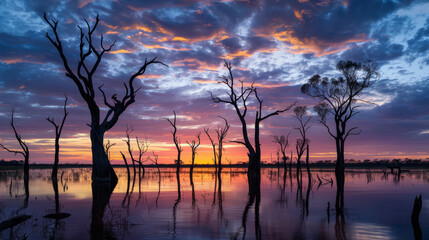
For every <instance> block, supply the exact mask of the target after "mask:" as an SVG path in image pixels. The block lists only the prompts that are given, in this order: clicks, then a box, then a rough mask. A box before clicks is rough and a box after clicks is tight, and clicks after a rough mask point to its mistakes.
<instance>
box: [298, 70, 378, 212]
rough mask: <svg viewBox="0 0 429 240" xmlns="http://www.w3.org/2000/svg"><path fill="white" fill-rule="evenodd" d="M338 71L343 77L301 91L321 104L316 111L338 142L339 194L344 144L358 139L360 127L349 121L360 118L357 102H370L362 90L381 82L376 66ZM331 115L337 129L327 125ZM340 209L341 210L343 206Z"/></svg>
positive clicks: (308, 85) (317, 81) (317, 82)
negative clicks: (353, 138)
mask: <svg viewBox="0 0 429 240" xmlns="http://www.w3.org/2000/svg"><path fill="white" fill-rule="evenodd" d="M336 68H337V70H338V71H339V72H340V73H341V74H342V75H343V76H341V77H338V78H331V79H329V78H327V77H323V78H322V77H320V76H319V75H314V76H313V77H311V78H310V79H309V80H308V82H307V83H305V84H304V85H302V87H301V91H302V92H303V93H304V94H307V95H309V96H311V97H313V98H315V99H317V100H319V103H318V104H317V105H316V106H315V107H314V110H315V111H316V112H317V114H318V115H319V121H320V123H322V125H324V126H325V127H326V129H327V130H328V133H329V135H330V136H331V137H332V138H334V139H335V146H336V151H337V161H336V166H335V176H336V179H337V190H339V191H337V192H339V193H340V192H343V191H344V144H345V141H346V140H347V138H348V137H349V136H350V135H357V134H359V133H360V131H357V127H350V126H348V123H349V120H350V119H351V118H352V117H353V116H355V115H356V114H358V113H359V112H358V111H357V109H358V108H359V105H358V104H357V103H358V102H367V101H365V100H363V99H361V98H360V96H361V95H362V93H363V90H365V89H366V88H369V87H370V86H372V85H373V83H374V82H375V81H376V80H377V79H378V77H379V72H378V71H377V66H376V64H375V63H374V62H371V61H369V62H367V63H356V62H351V61H339V62H338V64H337V66H336ZM328 115H332V117H333V122H334V123H335V127H334V128H332V127H330V126H329V124H328V122H327V116H328ZM340 196H344V194H341V193H340V194H337V200H336V204H335V208H336V209H337V210H342V208H343V206H342V205H341V204H340V203H342V202H344V201H343V199H338V197H340ZM340 205H341V206H340Z"/></svg>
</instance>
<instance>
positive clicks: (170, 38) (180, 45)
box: [0, 0, 429, 164]
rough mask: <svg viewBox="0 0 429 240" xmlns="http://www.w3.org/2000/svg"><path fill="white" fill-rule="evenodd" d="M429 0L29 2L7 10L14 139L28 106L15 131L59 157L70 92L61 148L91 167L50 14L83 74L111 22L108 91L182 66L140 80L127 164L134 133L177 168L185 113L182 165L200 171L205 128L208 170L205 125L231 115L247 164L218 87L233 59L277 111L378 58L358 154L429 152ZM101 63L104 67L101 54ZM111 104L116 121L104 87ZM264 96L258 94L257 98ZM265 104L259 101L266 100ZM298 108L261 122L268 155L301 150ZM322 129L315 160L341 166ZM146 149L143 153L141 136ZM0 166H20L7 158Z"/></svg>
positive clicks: (1, 8) (8, 101) (0, 25)
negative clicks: (195, 143) (279, 140)
mask: <svg viewBox="0 0 429 240" xmlns="http://www.w3.org/2000/svg"><path fill="white" fill-rule="evenodd" d="M427 9H429V1H412V0H403V1H402V0H392V1H391V0H383V1H376V0H339V1H335V0H334V1H333V0H315V1H311V0H296V1H295V0H289V1H280V0H276V1H270V0H259V1H256V0H250V1H239V0H237V1H235V0H224V1H214V0H202V1H197V0H173V1H121V0H115V1H110V0H79V1H61V0H46V1H20V0H4V1H1V3H0V142H1V143H2V144H4V145H5V146H8V147H10V148H17V147H18V145H17V142H16V140H15V139H14V135H13V132H12V129H11V127H10V125H9V123H10V118H11V109H12V108H14V109H15V126H16V128H17V129H18V131H19V132H20V134H21V136H22V138H23V139H24V140H25V141H26V143H27V144H28V146H29V148H30V162H36V163H51V162H53V158H54V137H55V132H54V128H53V126H52V124H51V123H49V122H48V121H47V120H46V117H54V119H55V120H56V121H59V120H60V119H61V118H62V113H63V109H62V107H63V104H64V94H67V96H68V97H69V102H68V106H67V109H68V111H69V116H68V118H67V121H66V123H65V126H64V130H63V134H62V136H61V140H60V145H61V149H60V159H61V160H60V162H61V163H77V162H79V163H90V162H91V152H90V141H89V127H88V126H87V125H86V124H88V123H89V122H90V116H89V112H88V109H87V106H86V104H85V102H84V101H83V99H82V98H81V96H80V95H79V93H78V90H77V88H76V86H75V85H74V83H73V82H72V81H71V80H70V79H69V78H67V77H66V76H65V75H64V67H63V65H62V62H61V59H60V57H59V55H58V53H57V52H56V50H55V48H54V47H53V46H52V44H51V43H50V42H49V40H48V39H47V38H46V37H45V35H44V34H45V33H46V32H49V33H50V34H51V35H52V32H51V30H50V29H49V26H48V25H47V24H46V23H45V22H44V20H43V13H44V12H46V14H47V16H48V18H52V19H55V20H58V32H59V35H60V38H61V40H62V43H63V45H64V51H65V55H66V56H67V58H68V61H69V62H70V64H71V65H72V68H73V69H76V65H77V61H78V56H79V36H80V35H79V28H78V26H82V27H83V28H84V29H85V27H86V24H85V22H84V19H87V21H88V22H89V23H90V24H91V25H92V24H94V22H95V18H96V16H97V14H98V15H99V19H100V22H99V25H98V27H97V29H96V30H95V33H94V36H95V39H97V40H96V41H95V42H96V47H98V48H99V45H98V44H99V42H98V41H99V40H98V39H99V38H100V34H103V36H104V43H105V44H106V45H107V44H108V43H111V42H113V41H115V40H116V44H115V46H114V47H113V49H112V50H111V51H110V52H109V53H108V54H105V55H104V57H103V60H102V63H101V65H100V67H99V69H98V70H97V72H96V74H95V77H94V81H95V83H94V85H95V87H98V86H99V85H101V84H104V89H105V92H106V94H107V96H112V95H113V94H115V93H116V94H118V96H119V97H121V96H123V94H124V92H125V90H124V87H123V82H125V81H127V80H128V79H129V77H130V76H131V75H132V74H133V73H135V72H136V71H137V70H138V69H139V67H140V66H141V65H142V63H143V62H144V60H145V58H149V59H150V58H153V57H157V59H158V60H160V61H162V62H163V63H165V64H166V65H168V67H165V66H163V65H160V64H158V65H150V66H149V67H148V69H147V71H146V73H145V74H144V75H143V76H141V77H140V78H139V79H137V81H136V86H137V87H141V90H140V91H139V92H138V94H137V96H136V102H135V103H134V104H132V105H131V106H130V107H129V108H128V109H127V110H126V112H125V113H124V114H123V115H121V117H120V119H119V122H118V123H117V124H116V125H115V127H113V128H112V129H111V130H110V131H109V132H107V133H106V135H105V139H106V140H107V139H109V140H110V142H112V143H115V144H116V145H115V146H113V147H112V148H111V159H112V162H113V163H121V162H122V160H121V158H120V151H123V152H125V151H126V148H125V143H124V141H123V140H124V139H125V129H126V128H127V125H132V126H133V128H134V132H132V133H131V136H132V137H134V136H138V137H139V138H140V139H143V138H146V139H147V141H148V142H149V143H150V146H149V151H148V153H147V155H146V156H149V155H151V154H152V152H153V151H154V152H156V153H157V154H159V159H160V160H159V161H160V162H161V163H174V159H175V155H176V152H175V148H174V145H173V141H172V136H171V133H170V131H171V130H172V128H171V126H170V125H169V123H168V122H167V121H166V119H165V118H166V117H169V118H171V117H172V116H173V110H174V111H175V112H176V113H177V116H178V117H177V126H178V132H177V135H178V137H179V138H180V142H181V144H182V148H183V152H182V160H183V161H184V163H189V162H190V160H191V150H190V147H189V146H188V145H187V143H186V141H191V140H192V139H195V135H196V134H197V133H198V132H202V134H201V146H200V147H199V148H198V149H197V153H198V155H197V157H196V163H202V164H204V163H210V162H211V161H212V149H211V145H210V142H209V140H208V138H207V136H206V135H205V134H204V131H203V129H204V127H206V128H210V132H211V133H212V134H214V129H215V128H217V127H218V126H219V125H222V124H223V120H222V119H221V118H219V117H218V116H222V117H225V118H227V119H228V121H229V122H230V124H231V129H230V131H229V133H228V136H227V143H226V146H225V153H224V155H225V156H226V157H227V158H228V159H229V160H231V161H232V162H233V163H235V162H240V161H246V160H247V159H246V158H247V155H246V149H245V148H244V147H243V146H242V145H239V144H235V143H232V142H230V141H233V140H241V139H242V138H241V133H240V132H241V128H240V122H239V120H238V117H237V115H236V114H235V112H234V110H233V109H232V108H231V106H228V105H225V104H221V103H219V104H216V103H213V102H212V101H211V100H210V94H209V93H208V91H212V92H213V93H214V95H216V96H225V92H226V90H227V89H226V88H225V86H224V85H222V84H217V80H218V77H219V76H221V75H224V74H226V73H227V72H226V69H225V68H224V66H223V62H224V61H228V62H231V63H232V65H233V74H234V76H235V78H236V79H240V80H243V81H245V82H247V83H250V82H253V81H254V82H255V86H256V87H257V89H258V94H259V96H260V97H261V98H262V99H263V100H264V102H263V104H264V109H263V112H264V114H266V113H269V112H271V111H274V110H276V109H280V108H283V107H286V106H288V105H289V104H291V103H293V102H295V101H297V104H298V105H305V106H308V107H309V109H310V111H309V113H310V114H313V115H314V111H312V110H311V109H312V108H311V107H312V106H314V105H315V104H316V103H317V101H315V100H313V99H311V98H310V97H308V96H306V95H304V94H302V93H301V92H300V87H301V85H302V84H303V83H305V82H306V81H307V80H308V79H309V78H310V77H311V76H313V75H315V74H319V75H321V76H327V77H339V76H340V75H339V73H338V72H337V71H336V70H335V65H336V63H337V62H338V61H340V60H351V61H356V62H364V61H367V60H373V61H375V62H376V63H377V65H378V67H379V70H378V71H379V72H380V78H379V80H378V81H377V82H376V83H375V84H374V85H373V86H372V87H371V88H370V89H368V90H367V91H365V93H364V98H365V99H367V100H371V101H372V102H374V103H376V105H366V104H364V105H363V106H362V107H361V111H360V113H359V114H358V115H356V116H355V117H354V118H353V119H352V120H351V122H350V125H351V126H358V127H359V128H360V130H361V134H360V135H358V136H352V137H350V138H349V139H348V140H347V143H346V147H345V152H346V154H345V155H346V158H347V159H360V160H363V159H384V158H390V159H392V158H402V159H403V158H407V157H408V158H414V159H417V158H422V159H424V158H429V147H428V146H429V108H428V103H429V54H428V53H429V11H427ZM90 60H93V58H92V59H90ZM96 94H97V98H96V99H97V102H98V103H99V106H101V107H102V114H105V113H106V108H105V107H104V106H103V102H102V97H101V94H100V92H97V93H96ZM253 97H254V96H251V99H252V98H253ZM253 99H254V98H253ZM292 114H293V112H292V111H289V112H286V113H284V114H281V115H279V116H275V117H272V118H270V119H267V120H266V121H264V122H263V123H262V125H261V143H262V145H261V147H262V161H267V162H270V161H271V159H273V160H275V159H276V156H275V151H276V148H277V146H276V144H275V143H273V135H287V134H289V133H290V135H289V136H290V142H291V146H290V147H289V148H288V150H287V151H288V152H289V151H291V150H294V143H295V141H296V139H297V138H298V131H297V130H296V129H295V127H297V126H298V122H297V121H296V119H295V118H293V117H292ZM254 117H255V100H250V104H249V113H248V119H247V120H248V122H249V126H250V128H249V131H250V134H251V136H253V129H252V125H251V123H252V122H253V119H254ZM311 125H312V127H311V128H310V130H309V131H308V135H309V138H310V140H311V145H310V155H311V156H310V160H311V161H318V160H325V159H327V160H333V159H335V145H334V141H333V139H332V138H331V137H330V136H329V135H328V133H327V131H326V128H324V127H323V126H322V125H321V124H320V123H319V122H318V120H317V116H315V115H314V116H313V118H312V120H311ZM133 144H134V147H133V149H134V150H136V149H137V147H136V145H135V142H133ZM0 159H20V158H19V156H14V155H13V154H10V153H7V152H5V151H1V152H0Z"/></svg>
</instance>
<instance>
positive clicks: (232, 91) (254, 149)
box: [210, 61, 294, 174]
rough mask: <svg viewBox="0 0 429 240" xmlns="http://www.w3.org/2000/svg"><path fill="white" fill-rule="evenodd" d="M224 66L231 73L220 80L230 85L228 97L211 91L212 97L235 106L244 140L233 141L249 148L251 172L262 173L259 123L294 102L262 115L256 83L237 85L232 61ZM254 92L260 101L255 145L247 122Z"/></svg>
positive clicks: (288, 107)
mask: <svg viewBox="0 0 429 240" xmlns="http://www.w3.org/2000/svg"><path fill="white" fill-rule="evenodd" d="M224 66H225V68H226V69H227V70H228V73H229V74H228V75H224V76H221V77H220V78H219V80H218V83H221V84H225V85H226V86H227V87H228V92H227V95H228V97H227V98H220V97H215V96H213V93H211V92H210V95H211V99H212V101H213V102H215V103H225V104H230V105H232V106H233V107H234V109H235V111H236V113H237V116H238V118H239V119H240V122H241V126H242V133H243V141H233V142H236V143H240V144H243V145H244V146H245V147H246V148H247V151H248V153H247V155H248V157H249V172H255V173H257V174H260V164H261V144H260V140H259V127H260V126H259V124H260V123H261V122H262V121H263V120H265V119H267V118H269V117H272V116H275V115H279V114H280V113H283V112H286V111H288V110H289V109H291V108H292V106H293V105H294V104H291V105H289V106H287V107H286V108H284V109H281V110H276V111H274V112H271V113H269V114H267V115H265V116H263V115H262V103H263V100H261V98H260V97H259V95H258V92H257V89H256V88H255V87H254V85H253V84H251V85H250V87H245V86H244V82H243V81H241V80H239V82H240V83H239V84H238V86H237V85H236V82H235V81H234V76H233V74H232V65H231V63H230V62H227V61H225V64H224ZM252 93H253V94H254V95H255V98H256V101H257V103H258V106H257V111H256V118H255V132H254V138H255V142H254V144H253V145H252V143H251V142H250V140H249V136H248V131H247V122H246V115H247V110H248V106H247V104H248V102H247V100H248V99H249V97H250V96H251V95H252Z"/></svg>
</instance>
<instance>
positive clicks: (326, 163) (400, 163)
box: [0, 158, 429, 168]
mask: <svg viewBox="0 0 429 240" xmlns="http://www.w3.org/2000/svg"><path fill="white" fill-rule="evenodd" d="M302 164H304V166H305V163H302ZM23 165H24V161H22V160H10V161H6V160H3V159H2V160H0V167H14V166H23ZM158 165H159V167H160V168H173V167H176V165H175V164H158ZM30 166H31V167H32V168H52V164H37V163H33V164H30ZM112 166H113V167H124V166H125V165H123V164H113V165H112ZM181 166H182V167H185V168H186V167H190V166H191V165H190V164H182V165H181ZM281 166H283V164H282V163H281V162H280V163H277V162H273V163H266V162H265V163H264V162H262V163H261V167H265V168H276V167H281ZM292 166H293V167H295V166H296V165H295V163H293V164H292ZM310 166H311V167H322V168H323V167H335V161H334V160H322V161H317V162H310ZM345 166H346V167H349V168H366V167H374V168H384V167H405V168H406V167H413V168H429V159H424V160H422V159H408V158H406V159H393V160H389V159H382V160H377V159H376V160H369V159H366V160H363V161H361V160H353V159H351V160H346V161H345ZM59 167H61V168H75V167H80V168H84V167H88V168H89V167H92V164H80V163H66V164H59ZM145 167H148V168H155V167H156V166H155V164H147V165H145ZM194 167H196V168H211V167H213V168H214V167H215V166H214V165H213V164H195V165H194ZM222 167H223V168H228V167H233V168H247V167H248V164H247V163H245V162H240V163H236V164H222Z"/></svg>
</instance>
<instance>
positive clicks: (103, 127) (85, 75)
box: [43, 13, 166, 182]
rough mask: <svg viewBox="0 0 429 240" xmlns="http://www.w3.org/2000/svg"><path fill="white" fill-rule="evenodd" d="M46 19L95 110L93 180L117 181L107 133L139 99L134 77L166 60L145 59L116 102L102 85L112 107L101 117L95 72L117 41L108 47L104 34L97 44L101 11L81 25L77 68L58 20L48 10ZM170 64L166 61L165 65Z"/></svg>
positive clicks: (69, 73)
mask: <svg viewBox="0 0 429 240" xmlns="http://www.w3.org/2000/svg"><path fill="white" fill-rule="evenodd" d="M43 17H44V19H45V21H46V23H47V24H48V25H49V26H50V27H51V29H52V32H53V34H54V37H51V36H50V35H49V33H46V34H45V36H46V37H47V38H48V39H49V41H50V42H51V43H52V45H53V46H54V47H55V49H56V50H57V52H58V54H59V55H60V57H61V60H62V62H63V65H64V68H65V71H66V73H65V75H66V76H67V77H68V78H70V79H71V80H72V81H73V82H74V83H75V85H76V86H77V88H78V90H79V94H80V95H81V96H82V98H83V100H85V102H86V104H87V105H88V109H89V112H90V114H91V124H89V126H90V128H91V131H90V138H91V150H92V162H93V167H92V180H93V181H109V180H110V181H114V182H116V181H117V180H118V178H117V176H116V174H115V171H114V170H113V168H112V166H111V164H110V162H109V160H108V159H107V155H106V153H105V151H104V133H105V132H106V131H108V130H110V129H111V128H112V127H113V126H114V125H115V124H116V123H117V122H118V120H119V116H120V115H121V114H122V113H123V112H124V111H125V110H126V109H127V108H128V106H130V105H131V104H132V103H134V102H135V96H136V94H137V92H138V91H139V89H140V88H137V89H136V88H135V86H134V80H135V79H136V78H137V77H138V76H140V75H143V74H144V73H145V72H146V68H147V67H148V66H149V65H151V64H156V63H159V64H162V65H165V64H163V63H162V62H160V61H157V60H156V58H153V59H152V60H149V61H148V60H147V59H146V60H145V62H144V64H143V65H142V66H141V67H140V68H139V69H138V70H137V71H136V72H135V73H134V74H133V75H132V76H131V77H130V78H129V79H128V82H126V83H125V82H124V87H125V94H124V96H123V98H122V99H118V97H117V94H114V95H112V100H113V103H109V102H108V101H107V98H106V95H105V93H104V91H103V90H102V86H103V85H101V86H99V87H98V89H99V90H100V92H101V93H102V95H103V99H104V105H105V106H106V107H107V108H108V111H107V114H106V115H105V117H104V118H102V117H101V114H100V107H99V105H98V104H97V102H96V100H95V99H96V94H95V89H94V82H93V80H94V79H93V78H94V74H95V72H96V71H97V69H98V66H99V65H100V62H101V60H102V57H103V56H104V54H105V53H106V52H109V51H110V50H111V49H112V47H113V46H114V45H115V42H113V43H112V44H111V45H109V46H108V47H105V46H104V44H103V35H101V38H100V47H96V46H95V45H94V42H93V40H94V39H93V34H94V31H95V29H96V28H97V25H98V22H99V18H98V15H97V17H96V19H95V23H94V25H93V26H92V27H91V26H90V24H89V23H88V21H86V20H85V23H86V25H87V28H88V31H87V33H84V30H83V29H82V28H81V27H79V29H80V45H79V59H78V65H77V69H76V70H74V71H73V70H72V68H71V66H70V65H69V62H70V59H68V58H67V57H66V55H65V53H64V50H63V45H62V42H61V37H60V36H59V34H58V31H57V27H58V21H55V20H52V19H51V20H48V18H47V16H46V13H45V14H44V16H43ZM86 43H87V48H86V49H85V44H86ZM93 54H94V55H95V62H93V64H92V66H90V64H89V63H88V59H90V58H91V57H90V56H91V55H92V56H94V55H93ZM165 66H166V65H165Z"/></svg>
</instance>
